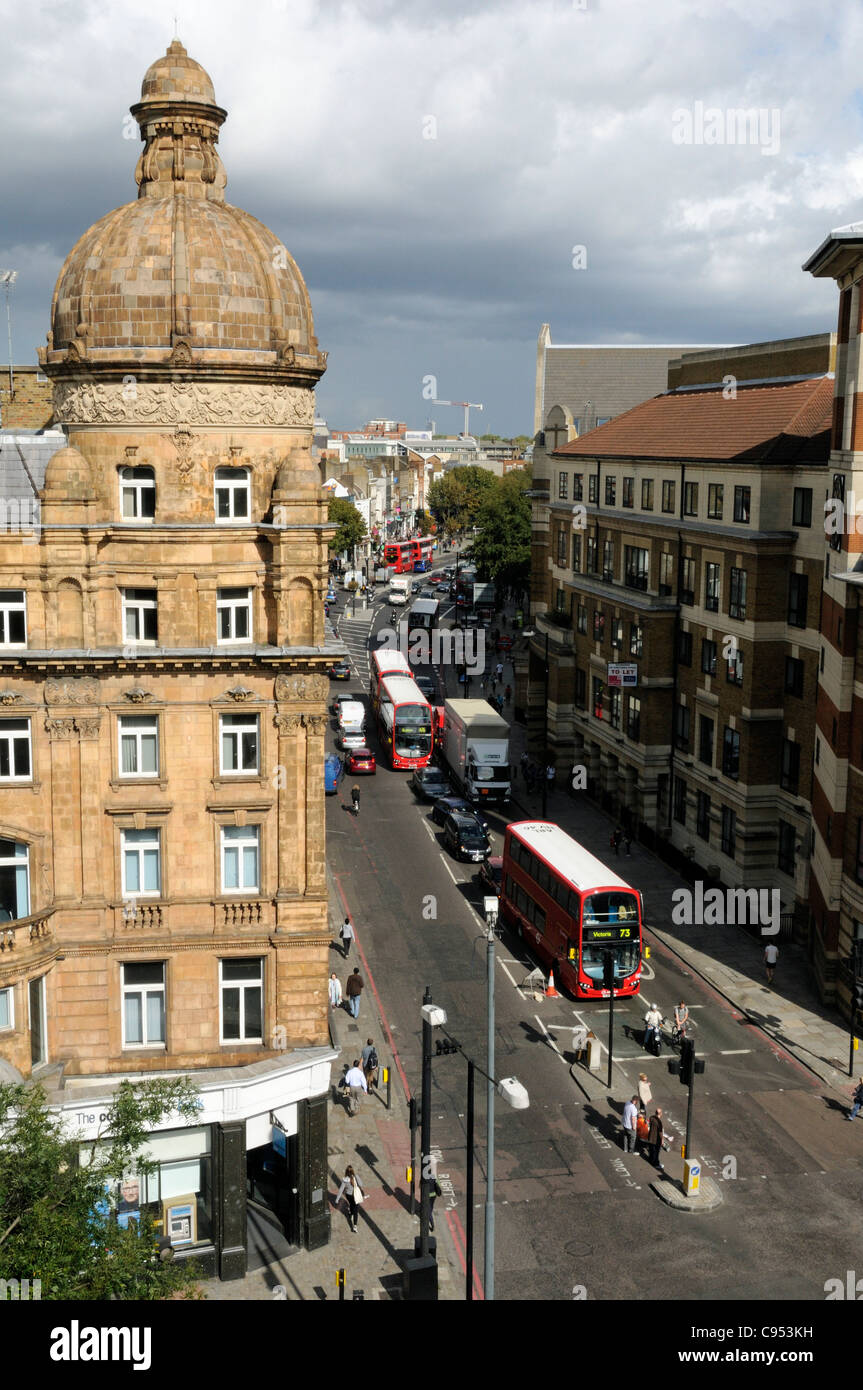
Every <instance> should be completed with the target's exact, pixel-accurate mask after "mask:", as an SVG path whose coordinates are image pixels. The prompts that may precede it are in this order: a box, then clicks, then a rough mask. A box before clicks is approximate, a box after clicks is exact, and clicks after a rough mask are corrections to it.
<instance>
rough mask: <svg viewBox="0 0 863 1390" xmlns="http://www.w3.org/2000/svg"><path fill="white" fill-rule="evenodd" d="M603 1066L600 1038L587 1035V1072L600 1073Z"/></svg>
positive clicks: (594, 1035) (590, 1034) (591, 1034)
mask: <svg viewBox="0 0 863 1390" xmlns="http://www.w3.org/2000/svg"><path fill="white" fill-rule="evenodd" d="M601 1066H602V1052H601V1049H600V1046H599V1038H598V1037H597V1036H596V1034H595V1033H588V1035H587V1070H588V1071H599V1069H600V1067H601Z"/></svg>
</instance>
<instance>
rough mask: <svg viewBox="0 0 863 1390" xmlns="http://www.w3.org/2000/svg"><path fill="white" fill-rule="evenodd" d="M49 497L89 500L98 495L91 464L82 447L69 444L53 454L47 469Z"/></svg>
mask: <svg viewBox="0 0 863 1390" xmlns="http://www.w3.org/2000/svg"><path fill="white" fill-rule="evenodd" d="M44 492H45V495H46V498H47V497H52V498H57V499H60V498H62V499H63V500H64V501H70V502H89V501H92V499H93V498H94V497H95V496H96V493H95V489H94V487H93V475H92V472H91V470H90V465H89V463H88V462H87V460H86V458H85V457H84V455H83V454H82V453H81V451H80V449H74V448H72V447H71V445H67V446H66V447H65V448H63V449H58V450H57V452H56V454H52V455H51V457H50V458H49V460H48V464H47V467H46V469H45V483H44Z"/></svg>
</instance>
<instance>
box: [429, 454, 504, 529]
mask: <svg viewBox="0 0 863 1390" xmlns="http://www.w3.org/2000/svg"><path fill="white" fill-rule="evenodd" d="M497 482H498V479H497V478H496V477H495V475H494V474H493V473H492V472H491V471H490V470H489V469H488V468H479V467H478V466H477V465H476V464H475V463H469V464H465V465H464V466H463V467H460V468H448V469H447V471H446V472H445V473H444V475H443V477H442V478H436V479H435V480H434V482H433V483H432V485H431V487H430V488H429V490H428V505H429V509H430V511H431V514H432V516H433V517H434V519H435V521H436V522H437V523H438V525H439V526H444V527H445V528H446V529H447V530H448V531H450V532H451V531H464V530H466V529H467V528H469V527H471V526H475V525H476V524H477V516H478V514H479V510H480V507H481V506H482V504H483V501H484V500H485V498H486V497H488V496H490V495H491V493H492V492H493V491H494V488H495V485H496V483H497Z"/></svg>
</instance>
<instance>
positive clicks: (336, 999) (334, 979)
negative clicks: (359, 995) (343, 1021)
mask: <svg viewBox="0 0 863 1390" xmlns="http://www.w3.org/2000/svg"><path fill="white" fill-rule="evenodd" d="M328 989H329V992H330V1008H331V1009H340V1008H341V1005H342V985H341V981H340V979H339V977H338V975H337V974H336V972H335V970H334V971H333V973H332V975H331V976H330V982H329V986H328Z"/></svg>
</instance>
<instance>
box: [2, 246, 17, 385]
mask: <svg viewBox="0 0 863 1390" xmlns="http://www.w3.org/2000/svg"><path fill="white" fill-rule="evenodd" d="M17 279H18V272H17V270H0V285H5V286H6V327H7V329H8V330H9V400H10V402H11V400H12V395H13V392H14V389H15V381H14V376H13V367H12V309H11V306H10V303H9V294H10V291H11V289H12V286H13V285H14V284H15V281H16V280H17Z"/></svg>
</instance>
